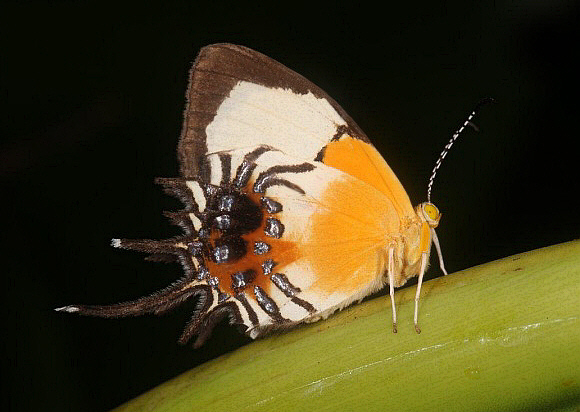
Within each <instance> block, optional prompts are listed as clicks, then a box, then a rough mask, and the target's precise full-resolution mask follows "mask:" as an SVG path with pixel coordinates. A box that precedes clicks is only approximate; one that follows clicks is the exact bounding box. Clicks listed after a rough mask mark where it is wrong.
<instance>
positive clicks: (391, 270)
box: [387, 246, 397, 333]
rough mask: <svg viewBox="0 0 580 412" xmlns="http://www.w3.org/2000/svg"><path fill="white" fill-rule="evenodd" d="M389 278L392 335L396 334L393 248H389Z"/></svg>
mask: <svg viewBox="0 0 580 412" xmlns="http://www.w3.org/2000/svg"><path fill="white" fill-rule="evenodd" d="M387 274H388V276H389V294H390V295H391V306H392V308H393V333H397V308H396V306H395V247H394V246H391V247H390V248H389V262H388V266H387Z"/></svg>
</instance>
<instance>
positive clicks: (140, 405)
mask: <svg viewBox="0 0 580 412" xmlns="http://www.w3.org/2000/svg"><path fill="white" fill-rule="evenodd" d="M414 295H415V287H410V288H406V289H402V290H400V291H398V292H397V294H396V303H397V308H398V319H399V324H398V330H399V332H398V333H397V334H393V333H392V328H391V324H390V319H391V313H390V304H389V302H388V299H387V298H385V297H382V298H376V299H373V300H370V301H368V302H365V303H363V304H360V305H355V306H353V307H351V308H348V309H346V310H344V311H342V312H340V313H338V314H336V315H334V316H331V317H330V318H329V319H328V320H326V321H321V322H317V323H314V324H311V325H305V326H302V327H298V328H296V329H294V330H290V331H287V332H285V333H281V334H276V335H273V336H270V337H267V338H265V339H261V340H258V341H256V342H253V343H251V344H249V345H247V346H245V347H242V348H240V349H238V350H236V351H234V352H232V353H229V354H226V355H224V356H221V357H220V358H218V359H215V360H213V361H210V362H208V363H206V364H204V365H201V366H199V367H197V368H195V369H193V370H191V371H189V372H186V373H184V374H182V375H180V376H178V377H176V378H174V379H172V380H170V381H168V382H166V383H164V384H162V385H160V386H159V387H157V388H155V389H153V390H151V391H149V392H147V393H145V394H143V395H141V396H139V397H137V398H136V399H134V400H132V401H130V402H128V403H126V404H124V405H122V406H120V407H119V408H118V409H116V410H117V411H236V412H242V411H277V412H278V411H353V410H361V411H390V412H392V411H399V410H401V411H402V410H413V411H492V410H493V411H553V410H577V409H575V408H577V407H579V406H580V241H574V242H568V243H564V244H560V245H556V246H552V247H548V248H544V249H539V250H534V251H531V252H527V253H523V254H520V255H516V256H511V257H508V258H505V259H501V260H498V261H495V262H491V263H487V264H484V265H481V266H477V267H473V268H471V269H467V270H464V271H461V272H457V273H454V274H450V275H449V276H446V277H441V278H438V279H435V280H431V281H429V282H426V283H425V284H424V285H423V290H422V297H421V301H420V310H419V319H420V326H421V329H422V333H421V334H417V333H416V332H415V330H414V327H413V304H414V302H413V301H414ZM232 333H235V332H234V331H233V330H232ZM210 344H211V342H210Z"/></svg>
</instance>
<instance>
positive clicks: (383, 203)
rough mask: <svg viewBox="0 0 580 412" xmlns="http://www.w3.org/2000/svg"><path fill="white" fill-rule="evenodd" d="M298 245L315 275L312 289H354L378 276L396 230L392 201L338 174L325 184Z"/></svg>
mask: <svg viewBox="0 0 580 412" xmlns="http://www.w3.org/2000/svg"><path fill="white" fill-rule="evenodd" d="M320 203H321V204H323V205H324V208H321V209H320V212H317V213H314V214H313V215H312V218H311V225H310V233H309V235H308V236H307V239H308V241H307V243H306V244H304V245H301V246H300V251H301V253H302V255H303V257H304V258H305V259H306V260H307V262H308V264H309V266H310V268H311V269H312V271H313V273H314V274H315V277H316V281H315V282H314V283H313V284H312V286H311V287H312V289H313V290H320V291H322V292H323V293H324V294H331V293H333V292H342V293H345V294H354V293H357V292H358V291H361V290H363V289H364V288H366V287H368V286H369V285H371V284H373V283H374V282H378V281H380V279H381V278H382V276H383V273H384V271H385V267H386V266H385V265H386V264H385V259H384V255H385V250H386V245H387V244H388V243H389V242H390V241H394V240H395V239H396V238H397V237H398V236H400V235H399V233H400V231H401V217H400V216H399V214H398V213H397V210H396V209H395V207H394V205H393V203H392V202H391V201H390V200H389V198H387V197H386V196H385V195H383V194H382V193H381V192H379V191H378V190H376V189H375V188H374V187H372V186H370V185H368V184H366V183H363V182H362V181H360V180H358V179H357V178H354V177H351V176H348V175H343V177H342V178H341V179H338V180H334V181H331V182H329V183H328V187H327V188H326V190H325V192H324V194H323V196H322V198H321V199H320Z"/></svg>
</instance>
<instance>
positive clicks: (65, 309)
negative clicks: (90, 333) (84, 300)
mask: <svg viewBox="0 0 580 412" xmlns="http://www.w3.org/2000/svg"><path fill="white" fill-rule="evenodd" d="M79 310H80V309H79V308H78V307H77V306H63V307H62V308H56V309H55V311H57V312H67V313H75V312H78V311H79Z"/></svg>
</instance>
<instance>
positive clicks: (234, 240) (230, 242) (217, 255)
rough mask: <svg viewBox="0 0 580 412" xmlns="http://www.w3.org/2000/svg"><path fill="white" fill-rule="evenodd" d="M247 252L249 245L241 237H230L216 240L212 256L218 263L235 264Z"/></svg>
mask: <svg viewBox="0 0 580 412" xmlns="http://www.w3.org/2000/svg"><path fill="white" fill-rule="evenodd" d="M246 252H247V244H246V241H245V240H244V239H242V238H241V237H240V236H228V237H221V238H218V239H216V241H215V247H214V248H213V250H212V252H211V256H212V258H213V260H214V262H216V263H226V262H233V261H236V260H238V259H240V258H241V257H243V256H244V255H245V254H246Z"/></svg>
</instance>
